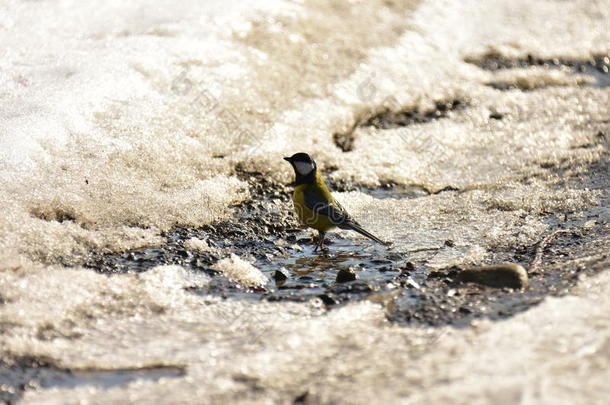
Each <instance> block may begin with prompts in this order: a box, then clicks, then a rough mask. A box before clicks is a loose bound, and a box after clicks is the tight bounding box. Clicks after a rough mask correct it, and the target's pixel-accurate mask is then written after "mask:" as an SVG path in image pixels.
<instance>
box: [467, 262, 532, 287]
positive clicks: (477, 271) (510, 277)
mask: <svg viewBox="0 0 610 405" xmlns="http://www.w3.org/2000/svg"><path fill="white" fill-rule="evenodd" d="M456 279H457V280H459V281H467V282H474V283H478V284H483V285H486V286H489V287H498V288H502V287H509V288H527V285H528V277H527V272H526V271H525V269H524V268H523V267H522V266H520V265H518V264H514V263H504V264H496V265H492V266H481V267H467V268H465V269H462V270H461V271H460V272H459V273H458V274H457V277H456Z"/></svg>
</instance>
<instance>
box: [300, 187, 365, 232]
mask: <svg viewBox="0 0 610 405" xmlns="http://www.w3.org/2000/svg"><path fill="white" fill-rule="evenodd" d="M304 200H305V205H306V206H307V208H309V209H310V210H312V211H313V212H315V213H316V214H318V215H324V216H326V217H328V218H329V219H330V221H331V222H332V223H333V224H335V225H337V226H338V227H339V228H342V227H343V225H345V224H346V223H348V222H354V220H353V219H352V218H351V217H350V216H349V214H348V213H347V211H345V209H344V208H343V207H342V206H341V205H340V204H339V203H338V202H336V201H334V199H333V200H328V199H327V198H324V196H322V195H318V193H305V198H304Z"/></svg>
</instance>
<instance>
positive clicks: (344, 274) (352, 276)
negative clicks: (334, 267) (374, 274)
mask: <svg viewBox="0 0 610 405" xmlns="http://www.w3.org/2000/svg"><path fill="white" fill-rule="evenodd" d="M357 278H358V277H356V272H355V271H354V270H353V269H352V268H351V267H350V268H349V269H341V270H339V272H338V273H337V278H336V279H335V281H336V282H337V283H347V282H348V281H354V280H356V279H357Z"/></svg>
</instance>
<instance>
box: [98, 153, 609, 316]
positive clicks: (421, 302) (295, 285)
mask: <svg viewBox="0 0 610 405" xmlns="http://www.w3.org/2000/svg"><path fill="white" fill-rule="evenodd" d="M547 170H550V171H553V172H554V173H556V174H561V175H565V173H564V172H565V170H564V169H561V168H558V167H552V168H548V169H547ZM609 173H610V165H609V164H608V156H607V154H606V155H605V157H604V159H603V160H602V161H600V162H597V163H594V164H592V165H591V167H589V169H588V170H587V171H584V172H580V174H578V175H575V176H572V177H569V176H568V177H566V178H565V180H564V182H563V183H560V184H559V185H558V187H564V186H566V185H568V183H569V185H570V186H571V187H574V186H577V187H582V188H585V187H586V188H589V189H597V190H600V191H601V192H602V193H603V195H602V197H601V200H600V201H601V204H600V205H599V206H596V207H591V208H589V209H587V210H585V211H583V212H579V213H564V215H563V218H562V219H561V220H559V219H557V218H558V217H559V216H558V215H557V213H553V214H552V215H551V214H549V216H548V218H546V219H544V220H545V221H547V222H548V223H549V225H550V231H549V232H552V231H555V230H558V229H565V230H569V232H565V233H561V234H558V235H557V236H555V237H553V239H552V241H549V243H548V246H544V247H543V248H544V249H542V254H543V256H542V258H541V262H540V263H539V265H537V266H536V268H535V269H533V270H534V271H532V272H529V286H528V288H526V289H516V288H509V287H504V288H492V287H488V286H484V285H479V284H476V283H469V282H464V281H460V277H459V275H460V272H461V270H462V269H460V268H457V267H452V268H445V269H432V268H430V267H428V266H427V263H426V260H425V259H419V260H412V259H411V258H410V256H412V253H413V252H403V251H398V250H394V249H392V248H389V249H388V248H386V247H384V246H379V245H376V244H372V243H370V242H369V241H368V240H363V239H360V238H358V239H350V238H347V237H343V236H341V235H333V236H331V237H330V238H329V240H328V243H327V246H328V249H326V250H325V251H323V252H314V246H313V241H312V233H310V232H309V231H307V230H304V229H302V228H301V227H300V225H299V224H298V222H297V221H296V219H295V217H294V216H293V214H292V204H291V201H290V192H291V188H290V187H289V186H287V185H284V184H280V183H276V182H273V181H270V180H268V179H267V178H265V177H264V176H263V174H262V173H258V172H245V171H241V170H238V173H237V174H238V175H239V177H240V178H242V179H244V180H247V181H248V183H249V184H250V193H251V198H250V199H249V200H247V201H246V202H244V203H242V204H240V205H238V206H236V207H234V209H235V214H234V218H233V219H232V220H230V221H223V222H216V223H212V224H210V225H206V226H204V227H201V228H177V229H173V230H172V231H171V232H168V233H166V234H165V235H164V237H165V238H166V243H165V244H164V245H161V246H151V247H146V248H142V249H135V250H130V251H126V252H122V253H115V254H104V255H94V256H93V257H92V258H91V260H90V261H89V262H88V263H87V267H89V268H91V269H93V270H95V271H98V272H102V273H106V274H109V275H113V274H117V273H124V272H142V271H146V270H148V269H150V268H152V267H154V266H158V265H163V264H178V265H181V266H184V267H186V268H189V269H192V270H194V271H201V272H205V273H206V274H208V275H210V276H211V277H212V281H211V282H210V283H209V285H208V286H206V287H205V288H203V289H193V290H191V291H192V292H193V293H194V294H199V295H208V294H213V295H219V296H222V297H225V298H232V299H247V300H268V301H286V300H289V301H306V300H310V299H315V298H318V299H320V300H322V301H323V302H324V304H325V305H326V306H327V307H328V308H333V307H336V306H339V305H342V304H345V303H347V302H350V301H354V300H363V299H366V300H371V301H374V302H378V303H380V304H382V305H384V307H385V309H386V314H387V318H388V319H389V320H390V321H393V322H398V323H404V324H423V325H432V326H440V325H454V326H467V325H469V324H470V323H471V322H472V321H473V320H476V319H478V318H488V319H494V320H495V319H502V318H506V317H509V316H511V315H514V314H516V313H518V312H520V311H523V310H526V309H528V308H530V307H532V306H533V305H536V304H538V303H539V302H541V301H542V300H543V299H544V298H545V297H546V296H548V295H562V294H566V293H568V292H569V291H570V289H571V288H572V287H573V286H574V285H575V284H576V283H577V282H578V280H579V278H580V277H581V276H583V275H590V274H594V273H595V272H597V271H599V270H601V268H602V266H601V265H597V264H596V263H597V262H596V261H599V260H600V259H599V254H600V252H605V251H606V250H607V247H606V246H605V242H604V239H603V236H604V235H608V234H609V233H610V232H609V231H610V224H609V212H610V198H609V197H608V190H609V189H610V175H609ZM337 186H339V187H338V188H339V189H343V190H346V189H349V190H360V191H362V192H368V193H370V195H372V196H373V197H375V198H386V197H388V196H392V195H393V193H394V191H396V193H397V195H399V196H400V197H401V198H425V196H426V195H428V194H429V193H426V192H423V191H421V190H414V189H411V190H409V192H405V188H404V187H399V186H396V185H392V184H387V185H384V187H381V188H380V189H376V190H372V189H367V188H364V187H359V186H358V185H357V184H351V183H349V184H348V183H340V184H337ZM443 191H444V192H460V191H456V190H443ZM591 223H594V224H595V225H594V226H586V224H591ZM546 236H547V235H546V234H545V235H540V241H542V240H543V239H544V238H545V237H546ZM191 238H198V239H200V240H204V241H206V242H207V244H208V245H209V246H210V249H209V250H206V251H194V250H189V249H187V248H186V247H185V242H186V241H187V240H189V239H191ZM452 243H453V242H452V241H450V240H447V241H445V244H446V245H448V246H451V244H452ZM539 247H540V246H539V244H534V245H531V246H522V247H518V248H514V249H513V250H508V251H497V252H494V253H493V254H492V255H491V256H490V257H488V258H487V259H486V261H485V262H484V263H480V265H490V264H497V263H516V264H520V265H522V266H523V267H524V268H525V269H526V270H529V269H530V267H531V263H532V262H533V261H534V258H535V256H536V254H537V252H538V250H539ZM431 250H434V249H431ZM229 252H230V253H235V254H237V255H239V256H241V257H243V258H246V259H249V260H251V261H252V262H253V263H254V265H255V266H256V267H258V268H259V269H261V271H262V272H263V273H264V274H265V275H266V276H267V277H268V279H269V283H268V284H267V286H265V287H257V288H245V287H242V286H240V285H239V284H238V283H235V282H233V281H231V280H229V279H228V278H226V277H224V276H223V275H222V274H221V273H219V272H217V271H215V270H213V269H212V265H213V264H214V263H215V262H216V261H217V260H219V259H221V258H222V257H226V256H227V254H228V253H229ZM431 253H434V252H431ZM418 257H421V256H418ZM575 257H581V258H582V261H581V262H580V264H579V265H578V266H573V265H565V264H564V263H565V261H566V258H575ZM587 257H588V258H589V259H587ZM588 260H589V261H588Z"/></svg>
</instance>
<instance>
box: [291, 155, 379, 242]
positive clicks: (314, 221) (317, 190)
mask: <svg viewBox="0 0 610 405" xmlns="http://www.w3.org/2000/svg"><path fill="white" fill-rule="evenodd" d="M284 160H286V161H288V162H289V163H290V164H291V165H292V168H293V169H294V174H295V182H294V186H295V188H294V192H293V194H292V202H293V204H294V209H295V211H296V214H297V217H298V218H299V220H300V221H301V222H302V223H303V224H304V225H307V226H308V227H310V228H313V229H315V230H317V231H318V233H319V241H318V243H317V245H316V248H315V249H314V251H317V250H318V249H320V248H323V245H324V235H325V234H326V232H327V231H328V230H330V229H332V228H335V227H338V228H340V229H350V230H352V231H355V232H358V233H359V234H361V235H363V236H366V237H367V238H369V239H371V240H373V241H375V242H377V243H380V244H382V245H387V243H386V242H384V241H382V240H381V239H379V238H378V237H376V236H375V235H373V234H371V233H370V232H368V231H366V230H364V229H363V228H362V226H361V225H360V224H359V223H358V222H356V220H354V219H353V218H352V217H351V216H350V215H349V214H348V213H347V211H346V210H345V208H343V207H342V206H341V204H339V202H338V201H337V200H335V198H334V197H333V196H332V194H331V192H330V190H329V189H328V186H327V185H326V182H325V181H324V179H323V178H322V176H321V175H320V172H319V171H318V167H317V165H316V162H315V161H314V160H313V159H312V158H311V157H310V156H309V155H308V154H307V153H303V152H299V153H295V154H294V155H292V156H290V157H285V158H284Z"/></svg>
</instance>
